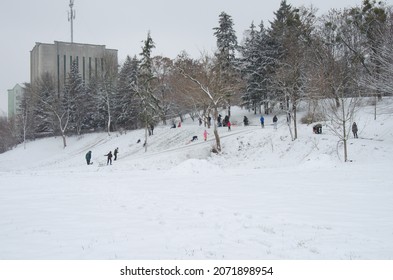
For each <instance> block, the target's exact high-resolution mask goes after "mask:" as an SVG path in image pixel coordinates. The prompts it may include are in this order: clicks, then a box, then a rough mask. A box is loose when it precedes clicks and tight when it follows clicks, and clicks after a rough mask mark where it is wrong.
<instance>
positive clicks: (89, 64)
mask: <svg viewBox="0 0 393 280" xmlns="http://www.w3.org/2000/svg"><path fill="white" fill-rule="evenodd" d="M90 80H91V57H89V81H90Z"/></svg>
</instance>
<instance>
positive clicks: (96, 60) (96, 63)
mask: <svg viewBox="0 0 393 280" xmlns="http://www.w3.org/2000/svg"><path fill="white" fill-rule="evenodd" d="M94 60H95V65H94V66H95V68H96V69H95V70H96V79H97V77H98V73H97V70H98V59H97V57H96V58H95V59H94Z"/></svg>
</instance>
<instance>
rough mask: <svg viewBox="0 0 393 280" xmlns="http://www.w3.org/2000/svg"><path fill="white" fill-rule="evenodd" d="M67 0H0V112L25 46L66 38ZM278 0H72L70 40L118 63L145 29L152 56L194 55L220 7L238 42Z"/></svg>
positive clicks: (352, 0)
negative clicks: (102, 49)
mask: <svg viewBox="0 0 393 280" xmlns="http://www.w3.org/2000/svg"><path fill="white" fill-rule="evenodd" d="M392 1H393V0H387V1H386V2H387V3H388V4H391V2H392ZM69 2H70V1H69V0H10V1H6V0H1V4H0V10H1V12H2V16H1V17H0V38H1V61H0V112H1V111H3V112H6V110H7V109H6V108H7V104H6V103H7V99H6V95H7V89H10V88H13V87H14V86H15V84H16V83H24V82H30V51H31V50H32V48H33V47H34V45H35V42H42V43H53V42H54V41H70V40H71V35H70V34H71V31H70V23H69V22H68V19H67V11H68V10H69ZM280 2H281V0H265V1H264V0H194V1H188V0H150V1H130V0H110V1H104V0H75V1H74V9H75V10H76V19H75V21H74V42H77V43H89V44H99V45H106V47H107V48H111V49H117V50H118V51H119V52H118V54H119V63H122V62H123V61H124V59H125V57H126V56H127V55H131V56H133V55H138V54H139V53H140V52H141V47H142V43H141V42H142V40H145V39H146V35H147V32H148V31H149V30H150V32H151V36H152V38H153V40H154V42H155V43H156V49H155V50H154V52H153V55H164V56H168V57H171V58H175V57H176V56H177V54H179V53H180V52H181V51H182V50H185V51H187V53H189V54H190V55H191V56H193V57H195V58H197V57H198V56H199V54H200V52H202V51H208V52H212V51H213V50H214V49H215V44H216V41H215V37H214V35H213V30H212V28H214V27H217V26H218V16H219V14H220V13H221V12H222V11H225V12H226V13H227V14H229V15H231V16H232V19H233V22H234V28H235V30H236V32H237V37H238V41H241V39H242V38H243V32H244V31H245V30H246V29H247V28H248V27H249V26H250V24H251V22H252V21H254V22H255V23H256V24H259V22H260V21H261V20H263V21H264V23H265V26H268V21H269V20H272V19H273V17H274V15H273V12H275V11H277V10H278V8H279V6H280ZM361 2H362V0H287V3H289V4H291V5H292V6H296V7H297V6H301V5H305V6H310V5H311V4H312V5H313V6H314V7H316V8H318V9H319V12H320V13H325V12H326V11H328V10H329V9H331V8H338V9H340V8H345V7H353V6H356V5H360V4H361Z"/></svg>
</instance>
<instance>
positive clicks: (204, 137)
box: [203, 129, 209, 141]
mask: <svg viewBox="0 0 393 280" xmlns="http://www.w3.org/2000/svg"><path fill="white" fill-rule="evenodd" d="M208 134H209V133H207V131H206V129H205V131H204V132H203V139H204V140H205V141H206V140H207V135H208Z"/></svg>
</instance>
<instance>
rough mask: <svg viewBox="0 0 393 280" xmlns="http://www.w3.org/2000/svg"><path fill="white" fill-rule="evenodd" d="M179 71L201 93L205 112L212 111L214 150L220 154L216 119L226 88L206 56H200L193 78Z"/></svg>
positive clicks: (224, 100) (224, 99)
mask: <svg viewBox="0 0 393 280" xmlns="http://www.w3.org/2000/svg"><path fill="white" fill-rule="evenodd" d="M179 70H180V73H181V74H182V75H183V76H184V77H185V78H187V79H189V80H190V81H192V82H193V83H194V84H195V85H197V87H198V88H199V89H200V91H201V92H202V93H203V95H204V97H205V100H207V101H208V102H206V103H205V104H208V106H207V108H206V109H207V110H206V111H207V112H209V108H211V109H212V110H213V119H214V126H213V131H214V137H215V140H216V146H215V149H216V150H217V152H221V140H220V136H219V134H218V131H217V118H218V109H219V108H220V107H221V106H222V105H224V104H226V98H227V97H228V96H227V92H228V89H227V88H226V86H224V83H223V81H220V76H219V73H218V72H217V71H215V64H214V61H213V60H212V59H211V58H210V57H209V56H208V55H204V56H202V58H201V61H200V69H199V71H198V74H199V75H198V76H197V75H195V76H193V75H192V74H189V73H187V72H186V71H185V70H184V69H182V68H179ZM195 74H197V73H195ZM208 115H209V113H208ZM208 124H209V122H208Z"/></svg>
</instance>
